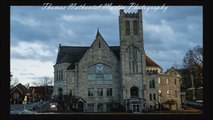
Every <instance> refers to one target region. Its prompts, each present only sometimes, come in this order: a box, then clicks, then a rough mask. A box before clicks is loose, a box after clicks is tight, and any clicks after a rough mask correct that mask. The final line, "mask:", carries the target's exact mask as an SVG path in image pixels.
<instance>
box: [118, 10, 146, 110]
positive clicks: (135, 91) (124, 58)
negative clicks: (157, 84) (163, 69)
mask: <svg viewBox="0 0 213 120" xmlns="http://www.w3.org/2000/svg"><path fill="white" fill-rule="evenodd" d="M142 26H143V25H142V10H141V9H139V10H138V11H137V12H136V13H125V12H124V10H123V9H121V10H120V15H119V31H120V58H121V76H122V78H121V79H122V83H121V84H122V88H121V89H122V91H123V94H122V99H121V103H123V105H124V106H125V107H126V109H131V110H133V112H141V111H142V109H143V100H144V92H143V91H144V87H143V86H144V85H143V81H144V79H145V66H146V62H145V50H144V42H143V27H142Z"/></svg>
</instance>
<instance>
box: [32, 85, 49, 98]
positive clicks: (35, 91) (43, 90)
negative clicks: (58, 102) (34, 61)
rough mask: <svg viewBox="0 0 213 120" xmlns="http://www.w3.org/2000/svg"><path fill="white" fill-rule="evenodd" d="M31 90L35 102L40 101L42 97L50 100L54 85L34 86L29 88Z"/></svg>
mask: <svg viewBox="0 0 213 120" xmlns="http://www.w3.org/2000/svg"><path fill="white" fill-rule="evenodd" d="M29 91H30V93H31V97H32V101H33V102H35V101H39V100H40V99H42V100H48V99H50V97H51V95H52V92H53V86H36V87H35V86H32V87H30V88H29Z"/></svg>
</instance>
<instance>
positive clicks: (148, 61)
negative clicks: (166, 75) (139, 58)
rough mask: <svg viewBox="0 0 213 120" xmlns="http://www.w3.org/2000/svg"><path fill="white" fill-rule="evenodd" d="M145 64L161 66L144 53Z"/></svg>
mask: <svg viewBox="0 0 213 120" xmlns="http://www.w3.org/2000/svg"><path fill="white" fill-rule="evenodd" d="M146 66H153V67H159V68H161V67H160V66H159V65H158V64H157V63H156V62H154V61H153V60H152V59H151V58H150V57H148V56H147V55H146Z"/></svg>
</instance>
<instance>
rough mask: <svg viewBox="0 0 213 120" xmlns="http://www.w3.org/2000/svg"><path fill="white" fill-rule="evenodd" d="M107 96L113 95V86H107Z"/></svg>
mask: <svg viewBox="0 0 213 120" xmlns="http://www.w3.org/2000/svg"><path fill="white" fill-rule="evenodd" d="M107 96H112V88H107Z"/></svg>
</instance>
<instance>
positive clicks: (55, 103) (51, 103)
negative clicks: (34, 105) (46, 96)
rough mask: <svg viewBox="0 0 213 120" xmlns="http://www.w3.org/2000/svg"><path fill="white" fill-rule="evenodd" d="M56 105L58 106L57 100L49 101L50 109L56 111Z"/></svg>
mask: <svg viewBox="0 0 213 120" xmlns="http://www.w3.org/2000/svg"><path fill="white" fill-rule="evenodd" d="M57 106H58V104H57V102H50V103H49V110H50V111H57V110H58V108H57Z"/></svg>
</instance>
